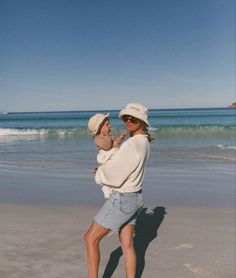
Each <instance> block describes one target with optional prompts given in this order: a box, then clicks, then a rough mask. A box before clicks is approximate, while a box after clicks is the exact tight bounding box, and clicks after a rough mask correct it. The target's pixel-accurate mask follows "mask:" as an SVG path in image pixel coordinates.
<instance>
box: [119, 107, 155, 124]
mask: <svg viewBox="0 0 236 278" xmlns="http://www.w3.org/2000/svg"><path fill="white" fill-rule="evenodd" d="M124 115H128V116H133V117H134V118H136V119H139V120H140V121H142V122H144V123H145V124H146V125H148V126H151V125H150V124H149V122H148V120H147V119H144V118H142V117H141V116H140V114H139V113H138V112H137V113H136V112H135V111H132V110H130V109H127V108H125V109H123V110H121V111H120V113H119V117H120V118H122V117H123V116H124Z"/></svg>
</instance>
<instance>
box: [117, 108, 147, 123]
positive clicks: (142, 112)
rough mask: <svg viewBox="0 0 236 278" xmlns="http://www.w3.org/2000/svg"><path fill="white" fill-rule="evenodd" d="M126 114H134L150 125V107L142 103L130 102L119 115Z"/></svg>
mask: <svg viewBox="0 0 236 278" xmlns="http://www.w3.org/2000/svg"><path fill="white" fill-rule="evenodd" d="M124 115H129V116H133V117H135V118H137V119H139V120H141V121H143V122H144V123H146V124H147V125H148V126H150V124H149V122H148V109H147V108H146V107H145V106H143V105H142V104H139V103H128V104H127V105H126V107H125V108H124V109H123V110H121V111H120V113H119V117H120V118H122V116H124Z"/></svg>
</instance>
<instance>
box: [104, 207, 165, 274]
mask: <svg viewBox="0 0 236 278" xmlns="http://www.w3.org/2000/svg"><path fill="white" fill-rule="evenodd" d="M165 214H166V210H165V208H164V207H155V208H154V209H153V210H151V212H148V208H143V209H142V210H141V212H140V214H139V216H138V218H137V221H136V226H135V236H134V245H135V250H136V255H137V268H136V276H135V278H141V277H142V273H143V271H144V267H145V253H146V251H147V248H148V246H149V244H150V243H151V241H152V240H153V239H155V238H156V237H157V231H158V228H159V227H160V225H161V223H162V221H163V219H164V216H165ZM122 255H123V252H122V248H121V247H118V248H117V249H115V250H114V251H112V253H111V254H110V258H109V261H108V264H107V266H106V269H105V271H104V274H103V276H102V278H110V277H112V275H113V273H114V272H115V270H116V268H117V266H118V263H119V260H120V258H121V256H122Z"/></svg>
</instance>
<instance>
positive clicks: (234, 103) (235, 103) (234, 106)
mask: <svg viewBox="0 0 236 278" xmlns="http://www.w3.org/2000/svg"><path fill="white" fill-rule="evenodd" d="M228 108H236V102H233V103H232V104H231V105H230V106H228Z"/></svg>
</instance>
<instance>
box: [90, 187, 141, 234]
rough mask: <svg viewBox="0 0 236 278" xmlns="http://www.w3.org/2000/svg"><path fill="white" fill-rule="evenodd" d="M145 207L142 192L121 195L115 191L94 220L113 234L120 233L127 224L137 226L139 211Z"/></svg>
mask: <svg viewBox="0 0 236 278" xmlns="http://www.w3.org/2000/svg"><path fill="white" fill-rule="evenodd" d="M142 207H143V195H142V193H141V192H128V193H120V192H118V191H114V192H113V193H112V194H111V197H110V198H109V199H108V200H107V201H106V202H105V203H104V205H103V206H102V208H101V209H100V210H99V212H98V213H97V215H95V217H94V220H95V221H96V222H97V223H98V224H99V225H101V226H103V227H104V228H107V229H110V230H111V231H112V232H115V233H116V232H118V231H119V230H120V229H121V228H122V227H124V226H125V225H126V224H133V225H135V222H136V218H137V215H138V212H139V210H140V209H141V208H142Z"/></svg>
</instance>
